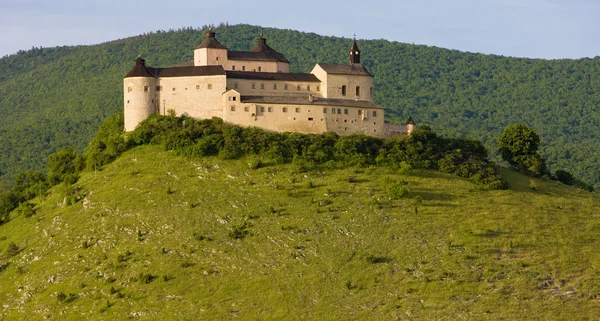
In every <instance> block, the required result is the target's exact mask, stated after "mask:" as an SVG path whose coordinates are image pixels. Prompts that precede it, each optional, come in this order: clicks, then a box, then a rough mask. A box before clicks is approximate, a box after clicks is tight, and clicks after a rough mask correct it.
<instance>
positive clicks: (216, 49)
mask: <svg viewBox="0 0 600 321" xmlns="http://www.w3.org/2000/svg"><path fill="white" fill-rule="evenodd" d="M227 59H228V58H227V47H225V46H223V45H222V44H221V43H220V42H219V41H218V40H217V39H216V38H215V32H214V31H213V30H212V28H211V29H208V32H207V33H206V38H204V41H203V42H202V43H201V44H200V45H199V46H198V47H196V48H195V49H194V66H214V65H221V66H225V65H227Z"/></svg>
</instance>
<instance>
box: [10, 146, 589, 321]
mask: <svg viewBox="0 0 600 321" xmlns="http://www.w3.org/2000/svg"><path fill="white" fill-rule="evenodd" d="M253 162H255V159H241V160H234V161H223V160H220V159H218V158H199V159H186V158H183V157H179V156H176V155H175V154H174V153H171V152H164V151H161V149H160V148H159V147H156V146H142V147H137V148H134V149H132V150H130V151H128V152H126V153H125V154H124V155H122V156H121V157H120V158H119V159H118V160H117V161H116V162H114V163H112V164H110V165H108V166H107V167H106V168H105V169H104V170H102V171H98V172H95V173H94V172H91V173H85V174H83V175H82V177H81V179H80V181H79V182H78V183H77V185H76V186H77V187H78V188H77V189H75V191H68V189H67V188H65V187H61V186H57V187H55V188H54V189H52V190H51V192H50V194H49V195H48V196H46V197H45V198H44V200H43V201H42V202H39V200H37V201H36V202H37V205H36V208H35V210H36V214H35V215H33V216H31V217H29V218H25V217H23V216H16V217H13V219H12V220H11V221H10V222H8V223H7V224H5V225H3V226H0V249H2V251H3V252H2V253H1V255H0V266H4V268H0V270H1V272H0V285H1V286H0V301H2V304H3V306H2V307H0V319H6V320H11V319H23V318H27V319H43V318H44V317H49V318H50V319H67V320H81V319H86V320H108V319H128V318H132V319H136V320H137V319H139V320H189V319H193V320H196V319H198V320H200V319H201V320H222V319H233V318H238V319H240V320H282V319H285V320H305V319H313V320H413V319H419V320H433V319H435V320H457V319H465V320H519V319H520V320H523V319H530V320H538V319H539V320H572V319H574V316H576V317H575V319H579V320H592V319H595V318H597V316H598V315H600V300H599V299H600V273H599V272H598V271H600V251H598V248H599V246H600V240H599V238H600V213H599V212H598V211H597V210H596V209H597V208H598V207H599V205H600V199H599V198H598V196H597V195H594V194H590V193H585V192H582V191H580V190H577V189H574V188H570V187H566V186H563V185H560V184H557V183H555V182H549V181H544V180H537V179H536V180H535V185H536V186H537V187H536V189H535V190H533V189H531V188H530V185H531V183H530V179H529V178H528V177H525V176H522V175H520V174H518V173H515V172H512V171H510V170H506V169H500V171H501V172H502V174H503V176H504V177H505V178H506V179H507V181H508V184H509V186H510V188H511V189H510V190H506V191H484V190H481V189H480V188H479V187H478V186H476V185H474V184H472V183H469V182H468V181H465V180H463V179H460V178H457V177H454V176H451V175H445V174H440V173H438V172H433V171H418V170H412V171H411V173H410V174H406V175H401V174H397V173H396V172H395V171H394V170H393V169H391V168H381V167H373V168H335V167H333V166H329V167H318V168H317V169H316V170H313V171H310V172H304V173H303V172H299V171H298V169H297V168H296V167H295V166H294V165H292V164H290V165H274V164H271V163H269V161H268V160H262V163H263V164H262V167H260V168H258V169H252V168H253V167H255V166H252V165H253V164H250V165H249V164H248V163H253ZM397 182H403V186H405V188H406V189H408V191H409V193H408V196H407V197H404V198H399V199H392V200H390V197H389V195H388V186H389V185H390V184H396V183H397ZM65 194H70V195H69V197H68V198H65ZM69 199H71V200H72V202H74V204H72V205H64V203H65V200H67V202H66V203H68V200H69ZM13 215H14V213H13ZM11 242H14V243H15V244H17V245H18V246H19V249H20V251H19V252H18V253H17V254H16V255H15V256H13V257H7V256H6V249H7V248H8V246H9V244H10V243H11Z"/></svg>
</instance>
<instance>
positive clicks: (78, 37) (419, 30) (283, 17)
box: [0, 0, 600, 59]
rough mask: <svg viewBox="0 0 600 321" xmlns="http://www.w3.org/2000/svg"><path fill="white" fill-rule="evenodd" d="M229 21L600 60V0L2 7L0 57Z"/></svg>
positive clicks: (24, 1) (25, 1)
mask: <svg viewBox="0 0 600 321" xmlns="http://www.w3.org/2000/svg"><path fill="white" fill-rule="evenodd" d="M221 22H227V23H229V24H239V23H246V24H252V25H261V26H263V27H274V28H280V29H294V30H298V31H304V32H314V33H317V34H321V35H324V36H336V37H352V36H353V35H354V34H356V37H357V38H358V39H386V40H390V41H399V42H404V43H414V44H424V45H429V46H437V47H443V48H449V49H458V50H461V51H470V52H479V53H487V54H497V55H504V56H512V57H529V58H544V59H560V58H573V59H577V58H582V57H589V58H593V57H595V56H600V41H598V38H599V35H600V1H598V0H389V1H380V0H369V1H354V0H345V1H338V0H320V1H315V0H297V1H271V0H260V1H258V0H220V1H218V0H213V1H211V0H194V1H188V0H185V1H177V0H172V1H167V0H160V1H159V0H143V1H139V0H138V1H131V0H120V1H119V0H103V1H101V2H100V1H87V0H0V57H3V56H5V55H11V54H14V53H16V52H17V51H19V50H28V49H31V48H32V47H54V46H63V45H88V44H97V43H102V42H106V41H111V40H116V39H121V38H126V37H131V36H135V35H139V34H142V33H145V32H149V31H156V30H169V29H177V28H181V27H201V26H203V25H209V24H215V25H218V24H219V23H221ZM267 37H268V35H267Z"/></svg>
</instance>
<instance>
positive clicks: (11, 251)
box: [6, 242, 21, 257]
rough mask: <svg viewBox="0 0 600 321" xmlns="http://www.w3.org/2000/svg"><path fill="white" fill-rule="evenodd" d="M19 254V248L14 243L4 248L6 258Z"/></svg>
mask: <svg viewBox="0 0 600 321" xmlns="http://www.w3.org/2000/svg"><path fill="white" fill-rule="evenodd" d="M19 252H21V249H20V248H19V246H18V245H17V244H15V242H10V243H9V244H8V247H7V248H6V256H7V257H13V256H16V255H17V254H19Z"/></svg>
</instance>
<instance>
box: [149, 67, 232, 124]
mask: <svg viewBox="0 0 600 321" xmlns="http://www.w3.org/2000/svg"><path fill="white" fill-rule="evenodd" d="M226 83H227V81H226V79H225V75H218V76H195V77H167V78H159V79H158V81H157V84H156V85H157V86H159V87H160V90H159V91H158V92H157V99H158V112H159V113H160V114H161V115H165V114H167V112H168V110H169V109H173V110H175V112H176V113H177V115H186V116H190V117H194V118H212V117H223V103H222V96H223V92H225V90H226Z"/></svg>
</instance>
